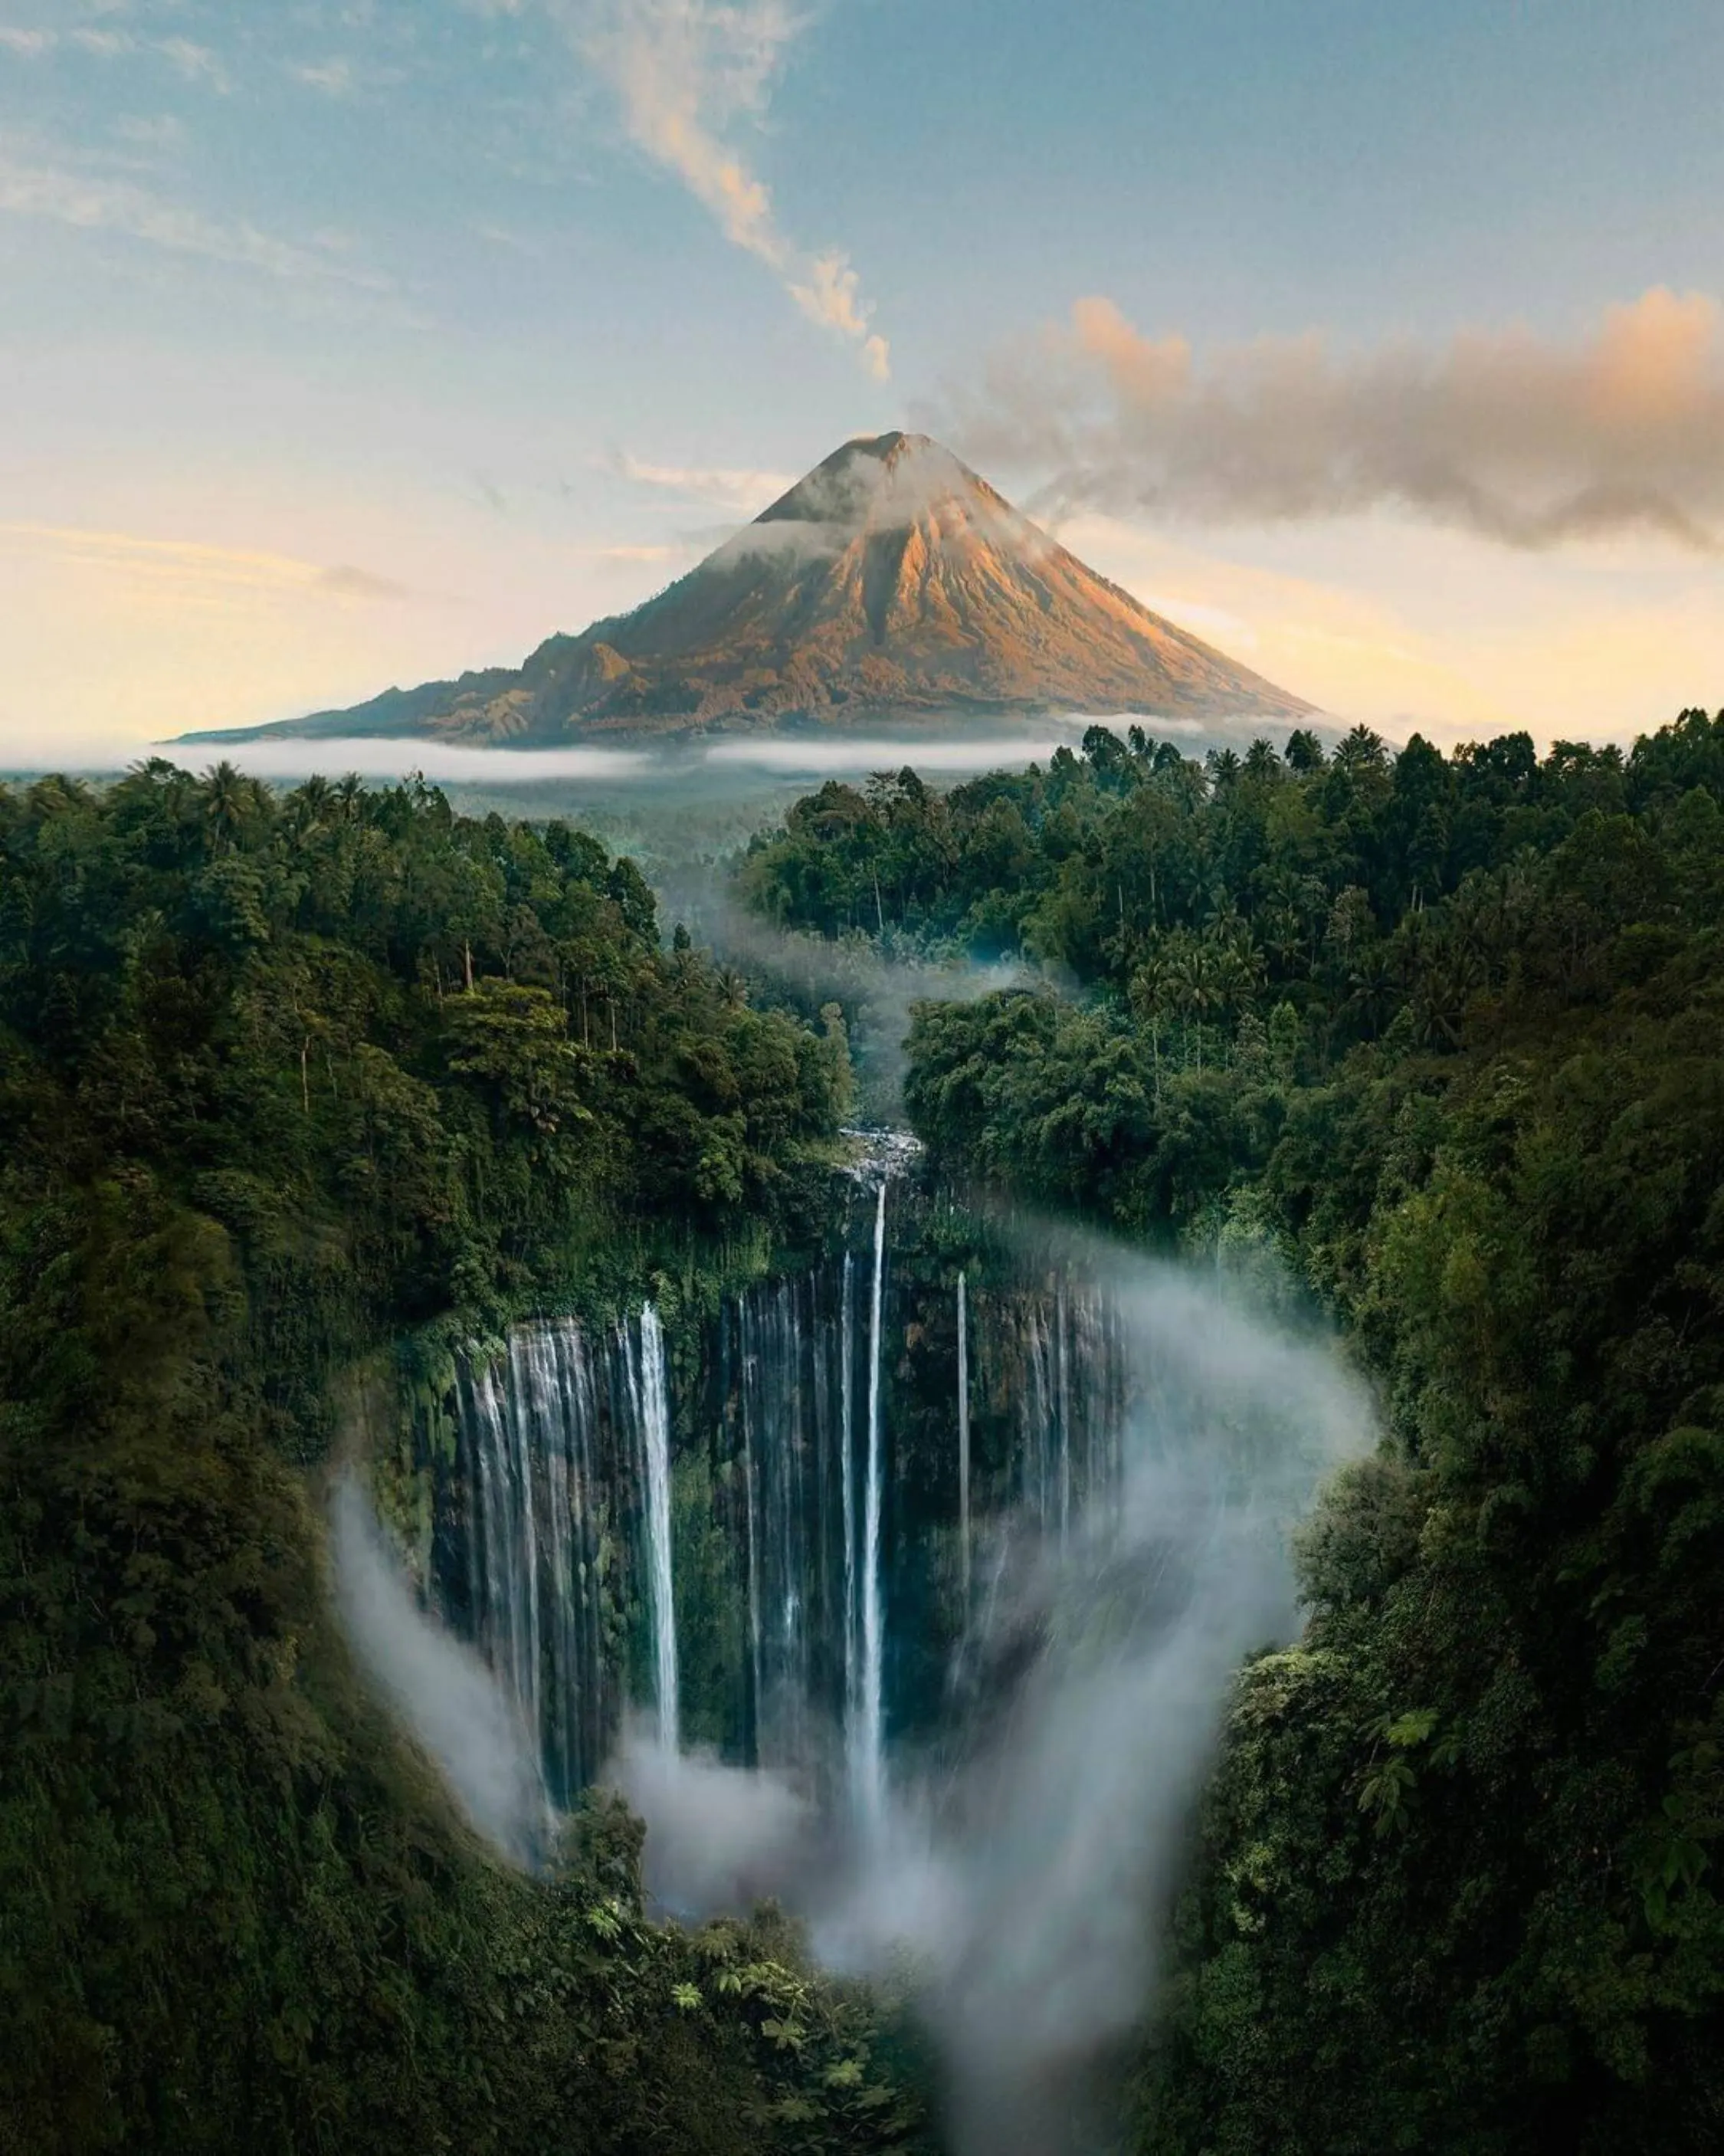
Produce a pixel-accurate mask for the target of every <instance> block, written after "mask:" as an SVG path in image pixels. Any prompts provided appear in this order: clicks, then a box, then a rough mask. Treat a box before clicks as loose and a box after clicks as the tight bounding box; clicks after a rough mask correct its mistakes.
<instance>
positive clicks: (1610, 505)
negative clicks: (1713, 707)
mask: <svg viewBox="0 0 1724 2156" xmlns="http://www.w3.org/2000/svg"><path fill="white" fill-rule="evenodd" d="M940 418H941V419H942V421H943V422H944V423H946V424H947V427H948V429H949V431H950V433H951V434H952V439H955V440H956V441H957V443H958V444H959V445H960V447H961V448H962V449H964V450H965V451H966V452H967V453H968V454H972V455H973V456H976V457H977V458H987V459H989V460H991V461H997V462H1003V463H1007V464H1012V465H1017V466H1018V467H1019V468H1023V467H1024V466H1025V465H1029V466H1034V467H1039V468H1040V469H1041V470H1044V471H1050V472H1051V473H1052V475H1053V476H1052V479H1051V481H1050V483H1049V485H1048V487H1047V488H1046V490H1044V495H1043V496H1042V497H1041V505H1040V506H1044V507H1049V508H1052V509H1054V510H1055V511H1069V510H1070V509H1073V508H1075V507H1079V506H1085V507H1091V508H1100V509H1105V510H1113V511H1122V510H1149V511H1157V512H1175V513H1183V514H1185V515H1188V516H1193V517H1200V518H1212V519H1216V520H1235V521H1255V522H1263V523H1270V522H1275V521H1290V520H1296V519H1308V518H1312V517H1321V516H1343V515H1347V514H1352V513H1356V512H1358V511H1367V510H1372V509H1377V508H1386V509H1390V510H1400V511H1407V512H1410V513H1411V514H1412V515H1414V516H1417V517H1419V518H1420V519H1422V520H1424V521H1429V522H1431V523H1435V524H1441V525H1448V526H1455V527H1458V528H1460V529H1464V530H1466V531H1472V532H1475V533H1480V534H1482V535H1484V536H1486V537H1489V538H1491V539H1495V540H1498V541H1501V542H1504V543H1506V544H1508V545H1510V546H1514V547H1550V546H1553V545H1556V544H1557V543H1558V542H1562V541H1565V540H1572V539H1580V538H1589V537H1598V536H1605V535H1609V534H1617V533H1625V532H1633V531H1641V532H1650V533H1653V534H1656V535H1658V536H1662V537H1663V538H1665V539H1667V540H1670V541H1674V542H1676V543H1678V544H1679V545H1681V546H1684V547H1691V548H1695V549H1698V550H1702V551H1706V552H1717V551H1720V550H1721V549H1724V314H1721V311H1720V308H1719V305H1718V303H1717V302H1716V300H1712V299H1711V298H1709V297H1706V296H1704V295H1701V294H1698V293H1690V294H1687V295H1677V294H1675V293H1673V292H1670V291H1665V290H1654V291H1650V292H1648V293H1646V294H1645V295H1644V296H1643V297H1642V298H1640V299H1639V300H1635V301H1634V302H1633V303H1632V304H1630V305H1624V306H1619V307H1613V308H1611V309H1610V310H1609V311H1608V312H1607V313H1606V314H1605V315H1604V316H1603V319H1602V321H1600V322H1599V323H1598V326H1597V327H1596V328H1595V329H1594V330H1593V331H1592V332H1591V334H1590V335H1588V336H1586V337H1584V338H1582V339H1580V340H1578V341H1575V342H1573V343H1570V344H1559V343H1555V342H1552V341H1548V340H1546V339H1542V338H1539V337H1537V336H1533V335H1532V333H1531V332H1530V331H1526V330H1523V329H1510V330H1504V331H1480V330H1472V331H1465V332H1463V333H1462V334H1460V335H1459V336H1455V337H1454V338H1453V339H1451V340H1450V341H1449V342H1448V343H1447V344H1445V345H1444V346H1439V347H1437V348H1435V349H1421V348H1419V346H1414V345H1411V344H1406V343H1399V344H1393V345H1389V346H1384V347H1383V348H1381V349H1379V350H1377V351H1374V352H1362V353H1357V354H1351V355H1348V354H1342V353H1337V352H1335V351H1333V350H1331V347H1330V346H1328V345H1327V343H1326V341H1324V340H1323V339H1322V338H1321V337H1318V336H1310V337H1304V338H1299V339H1293V340H1268V339H1265V340H1260V341H1257V342H1255V343H1250V344H1246V345H1240V346H1233V347H1229V348H1224V349H1223V350H1221V351H1219V352H1214V353H1213V354H1211V355H1209V356H1208V357H1207V358H1199V357H1198V355H1197V354H1196V353H1195V352H1193V349H1192V347H1191V346H1190V345H1189V344H1188V342H1187V341H1186V340H1185V339H1184V338H1183V337H1181V336H1163V337H1152V336H1144V335H1143V334H1142V332H1140V331H1137V329H1135V328H1134V327H1133V326H1131V323H1130V322H1128V321H1126V318H1125V317H1124V316H1123V315H1121V312H1120V311H1119V310H1118V308H1117V307H1116V306H1115V305H1113V303H1112V302H1111V300H1105V299H1089V300H1080V302H1079V303H1078V305H1076V306H1075V308H1074V309H1073V311H1072V316H1071V321H1070V325H1069V326H1065V327H1061V328H1058V329H1052V330H1049V331H1046V332H1044V334H1043V335H1042V336H1040V337H1039V338H1038V339H1036V340H1034V341H1032V342H1031V343H1029V345H1028V346H1020V347H1019V348H1018V349H1016V350H1015V351H1013V352H1005V353H1002V354H999V355H997V356H996V358H995V360H994V362H993V364H992V365H991V367H989V368H988V371H987V372H986V374H985V376H984V378H983V386H982V388H979V389H977V390H974V391H965V392H961V393H955V394H954V395H953V397H952V398H951V400H950V403H949V407H948V408H947V410H946V411H945V412H944V413H942V414H941V415H940Z"/></svg>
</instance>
